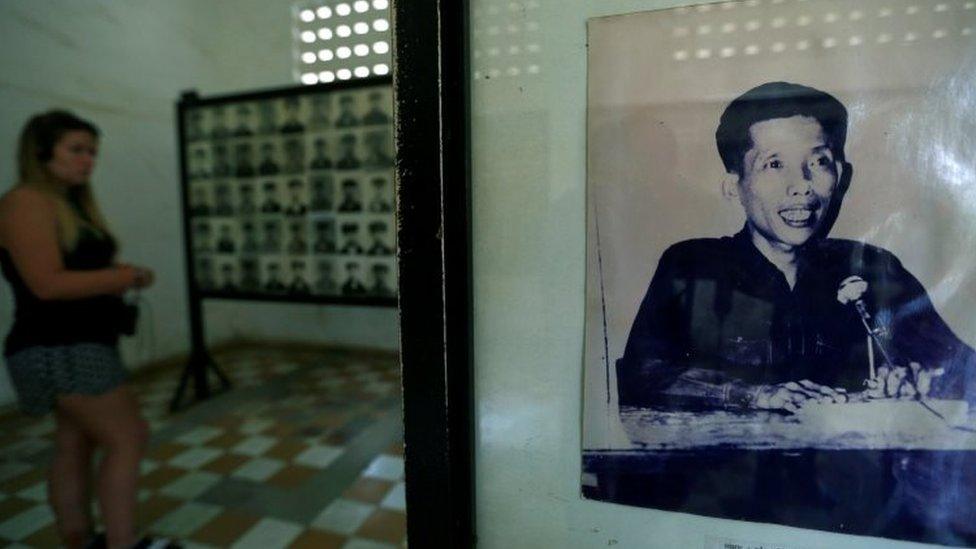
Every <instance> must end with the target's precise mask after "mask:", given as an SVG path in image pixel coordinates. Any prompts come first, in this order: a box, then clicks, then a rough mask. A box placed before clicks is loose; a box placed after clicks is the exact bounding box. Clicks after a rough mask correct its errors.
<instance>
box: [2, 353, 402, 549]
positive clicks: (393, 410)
mask: <svg viewBox="0 0 976 549" xmlns="http://www.w3.org/2000/svg"><path fill="white" fill-rule="evenodd" d="M215 359H216V361H217V362H218V363H219V364H220V365H221V367H222V369H223V370H224V372H225V373H226V374H227V375H228V376H229V377H230V378H231V380H232V381H233V383H234V388H233V390H231V391H229V392H226V393H222V394H220V395H218V396H216V397H214V398H212V399H210V400H208V401H206V402H204V403H200V404H198V405H195V406H193V407H190V408H188V409H187V410H184V411H182V412H179V413H176V414H170V413H169V412H168V410H167V406H168V404H169V400H170V398H171V397H172V395H173V391H174V390H175V388H176V380H177V379H178V377H179V372H178V371H176V370H158V369H157V370H154V371H151V372H148V373H139V374H137V375H135V376H134V379H133V387H134V389H135V391H136V393H137V395H138V397H139V400H140V402H141V404H142V409H143V413H144V415H145V417H146V419H147V420H148V421H149V422H150V426H151V429H152V433H153V436H152V441H151V444H150V450H149V453H148V456H147V459H146V460H145V461H144V462H143V464H142V471H141V473H142V478H141V482H140V493H139V509H138V513H139V519H140V523H141V525H142V529H143V530H144V531H145V532H148V533H153V534H158V535H165V536H169V537H174V538H177V539H179V540H181V541H182V542H184V543H185V545H186V546H187V547H235V548H236V547H240V548H251V547H254V548H262V549H271V548H276V547H316V548H332V547H335V548H347V549H355V548H363V549H365V548H392V547H403V546H406V502H405V498H404V484H403V457H402V446H403V444H402V434H401V433H402V431H401V421H400V416H399V413H400V404H399V387H400V383H399V373H398V364H397V359H396V357H395V356H393V355H386V356H384V355H377V354H366V353H356V352H352V351H345V350H342V351H340V350H321V351H309V350H301V351H296V350H292V349H282V348H274V347H270V346H257V345H253V346H248V347H243V348H241V347H238V348H235V349H233V350H232V351H228V352H223V353H220V354H218V355H217V356H215ZM53 434H54V423H53V421H52V419H51V418H50V417H46V418H42V419H33V418H28V417H25V416H20V415H16V414H13V415H8V416H5V417H0V546H4V545H6V546H9V547H25V546H26V547H52V546H57V545H58V538H57V534H56V531H55V529H54V523H53V521H54V518H53V516H52V514H51V511H50V508H49V507H48V505H47V503H46V501H45V498H46V494H45V490H46V486H45V470H46V465H47V463H48V462H49V461H50V457H51V452H52V440H53ZM96 515H97V509H96Z"/></svg>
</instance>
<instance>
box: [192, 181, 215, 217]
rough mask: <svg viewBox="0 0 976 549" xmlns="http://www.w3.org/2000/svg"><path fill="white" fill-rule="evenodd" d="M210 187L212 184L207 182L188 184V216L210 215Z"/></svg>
mask: <svg viewBox="0 0 976 549" xmlns="http://www.w3.org/2000/svg"><path fill="white" fill-rule="evenodd" d="M211 188H212V185H211V184H210V183H209V182H208V183H201V182H194V183H191V184H190V216H192V217H205V216H208V215H211V213H212V212H213V207H212V205H211V202H210V192H209V191H210V189H211Z"/></svg>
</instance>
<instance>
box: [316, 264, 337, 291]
mask: <svg viewBox="0 0 976 549" xmlns="http://www.w3.org/2000/svg"><path fill="white" fill-rule="evenodd" d="M334 271H335V267H334V264H333V262H332V261H331V260H329V259H318V260H316V261H315V285H314V286H313V291H314V292H315V293H316V294H319V295H337V294H338V293H339V285H338V284H337V283H336V278H335V272H334Z"/></svg>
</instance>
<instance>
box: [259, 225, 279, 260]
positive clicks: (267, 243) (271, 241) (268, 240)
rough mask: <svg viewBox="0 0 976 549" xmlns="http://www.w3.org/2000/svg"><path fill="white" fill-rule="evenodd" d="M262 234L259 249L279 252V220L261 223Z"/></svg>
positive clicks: (270, 252) (272, 252)
mask: <svg viewBox="0 0 976 549" xmlns="http://www.w3.org/2000/svg"><path fill="white" fill-rule="evenodd" d="M262 228H263V229H264V231H263V232H264V236H263V237H262V239H261V251H262V252H264V253H266V254H276V253H280V252H281V222H280V221H275V220H270V221H265V222H264V223H263V225H262Z"/></svg>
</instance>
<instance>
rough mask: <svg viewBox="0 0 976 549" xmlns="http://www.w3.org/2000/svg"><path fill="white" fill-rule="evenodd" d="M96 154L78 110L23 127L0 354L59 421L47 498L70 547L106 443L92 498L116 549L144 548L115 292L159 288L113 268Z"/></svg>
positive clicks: (25, 390) (87, 533)
mask: <svg viewBox="0 0 976 549" xmlns="http://www.w3.org/2000/svg"><path fill="white" fill-rule="evenodd" d="M97 150H98V130H97V128H95V126H94V125H93V124H91V123H90V122H87V121H85V120H82V119H80V118H78V117H76V116H74V115H72V114H71V113H68V112H65V111H50V112H47V113H44V114H40V115H37V116H34V117H33V118H31V119H30V120H29V121H28V122H27V125H26V126H25V127H24V129H23V132H22V133H21V136H20V146H19V151H18V164H19V181H18V184H17V185H16V186H15V187H14V188H13V189H12V190H10V191H9V192H8V193H6V194H5V195H4V196H3V197H2V198H0V267H2V271H3V275H4V277H5V278H6V279H7V280H8V281H9V283H10V285H11V287H12V289H13V294H14V300H15V306H16V310H15V313H14V323H13V327H12V328H11V330H10V333H9V334H8V335H7V338H6V341H5V346H4V356H5V358H6V362H7V367H8V371H9V372H10V377H11V380H12V381H13V384H14V388H15V389H16V392H17V396H18V400H19V403H20V407H21V409H22V410H23V411H24V412H26V413H28V414H32V415H41V414H45V413H47V412H51V411H53V412H54V414H55V418H56V425H57V429H56V436H55V452H54V458H53V462H52V465H51V469H50V473H49V477H48V497H49V500H50V503H51V507H52V508H53V510H54V514H55V517H56V519H57V527H58V531H59V532H60V535H61V537H62V540H63V543H64V544H65V546H67V547H70V548H75V547H85V546H86V544H88V543H90V541H91V540H92V536H93V528H92V519H91V505H90V500H91V496H92V493H91V492H92V486H91V484H92V483H91V481H90V479H91V467H92V454H93V452H94V450H95V448H96V447H101V448H102V450H103V458H102V461H101V464H100V467H99V470H98V472H97V475H96V477H95V482H94V492H95V495H96V496H97V499H98V502H99V505H100V508H101V513H102V518H103V521H104V523H105V527H106V538H107V543H108V546H109V547H110V548H113V549H114V548H116V547H130V546H132V545H134V544H135V543H136V542H137V539H136V525H135V508H136V488H137V481H138V478H139V461H140V460H141V459H142V455H143V452H144V449H145V446H146V442H147V440H148V426H147V424H146V422H145V420H143V419H142V417H141V416H140V414H139V408H138V404H137V402H136V399H135V397H134V396H133V394H132V392H131V391H130V389H129V388H128V387H127V386H126V385H125V384H124V381H125V378H126V374H125V370H124V368H123V366H122V363H121V361H120V359H119V354H118V350H117V341H118V334H119V326H120V323H121V321H122V318H121V313H122V300H121V297H120V296H121V295H122V294H123V293H124V292H125V291H126V290H128V289H130V288H144V287H146V286H149V285H150V284H152V281H153V273H152V271H150V270H149V269H145V268H141V267H135V266H132V265H125V264H118V263H116V262H115V253H116V242H115V239H114V238H113V236H112V234H111V233H110V232H109V230H108V227H107V225H106V223H105V220H104V218H103V217H102V214H101V213H100V211H99V209H98V206H97V204H96V203H95V200H94V196H93V194H92V191H91V186H90V184H89V178H90V176H91V173H92V169H93V168H94V166H95V157H96V154H97Z"/></svg>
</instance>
